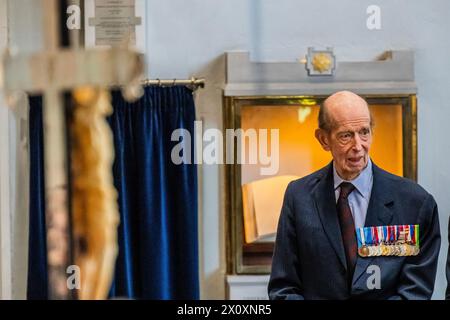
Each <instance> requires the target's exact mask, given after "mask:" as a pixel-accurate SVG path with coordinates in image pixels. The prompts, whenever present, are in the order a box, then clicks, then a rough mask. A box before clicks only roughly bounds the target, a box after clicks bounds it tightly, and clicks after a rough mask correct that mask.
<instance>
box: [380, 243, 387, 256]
mask: <svg viewBox="0 0 450 320" xmlns="http://www.w3.org/2000/svg"><path fill="white" fill-rule="evenodd" d="M380 248H381V255H382V256H388V255H389V248H388V247H387V246H386V245H385V244H381V246H380Z"/></svg>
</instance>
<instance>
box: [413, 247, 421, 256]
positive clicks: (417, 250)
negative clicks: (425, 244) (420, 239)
mask: <svg viewBox="0 0 450 320" xmlns="http://www.w3.org/2000/svg"><path fill="white" fill-rule="evenodd" d="M419 252H420V249H419V246H414V250H413V255H414V256H417V255H418V254H419Z"/></svg>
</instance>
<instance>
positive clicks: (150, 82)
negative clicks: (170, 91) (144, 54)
mask: <svg viewBox="0 0 450 320" xmlns="http://www.w3.org/2000/svg"><path fill="white" fill-rule="evenodd" d="M141 84H142V85H144V86H161V87H168V86H176V85H186V86H193V87H194V88H197V87H200V88H204V87H205V79H197V78H191V79H185V80H179V79H172V80H161V79H145V80H142V81H141Z"/></svg>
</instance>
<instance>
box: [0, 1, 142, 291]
mask: <svg viewBox="0 0 450 320" xmlns="http://www.w3.org/2000/svg"><path fill="white" fill-rule="evenodd" d="M64 2H65V1H58V0H44V1H43V3H44V12H45V17H44V19H43V20H44V31H45V48H46V51H45V52H40V53H36V54H31V55H20V54H19V55H10V54H6V55H4V56H3V58H2V61H0V89H2V87H3V90H4V92H5V96H8V95H11V94H13V93H14V92H15V91H26V92H30V93H39V94H42V95H43V98H44V109H43V123H44V149H45V155H44V160H45V161H44V162H45V195H46V227H47V261H48V278H49V298H50V299H73V298H75V297H76V295H74V292H73V290H70V289H69V288H68V285H67V278H68V275H67V273H66V272H67V267H68V266H70V265H71V264H73V252H72V250H73V249H72V248H73V243H72V239H71V232H72V231H71V216H70V212H71V204H70V203H71V195H70V193H69V190H70V185H69V183H70V181H69V177H70V161H69V158H70V156H69V155H70V152H68V151H69V150H68V145H70V144H68V141H69V138H68V124H67V115H66V111H67V109H68V108H70V103H68V101H67V99H66V98H65V96H64V93H66V92H73V90H75V89H76V88H79V87H82V86H90V87H96V88H98V87H100V88H107V87H110V86H124V88H125V89H127V88H131V89H133V88H136V86H137V85H139V79H140V78H142V77H141V76H142V73H143V69H144V63H143V57H142V55H141V54H138V53H136V52H133V51H131V50H128V49H121V48H113V49H103V50H96V49H92V50H86V51H84V50H70V49H67V48H61V41H60V34H59V33H58V31H60V30H61V28H62V27H61V25H60V22H61V21H64V19H61V17H62V15H63V14H64V13H65V10H61V8H60V7H59V5H60V4H61V3H64ZM63 9H65V8H63ZM130 85H131V87H130ZM132 91H133V90H131V92H132ZM135 98H137V97H135ZM31 174H33V173H31ZM74 178H75V179H76V177H74ZM96 297H98V296H96ZM105 298H106V297H105Z"/></svg>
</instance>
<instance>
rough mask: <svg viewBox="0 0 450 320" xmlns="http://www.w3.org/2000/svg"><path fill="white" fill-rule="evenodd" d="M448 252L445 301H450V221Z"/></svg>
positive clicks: (449, 227) (449, 226)
mask: <svg viewBox="0 0 450 320" xmlns="http://www.w3.org/2000/svg"><path fill="white" fill-rule="evenodd" d="M448 243H449V246H448V252H447V269H446V275H447V292H446V293H445V300H450V220H449V221H448Z"/></svg>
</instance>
